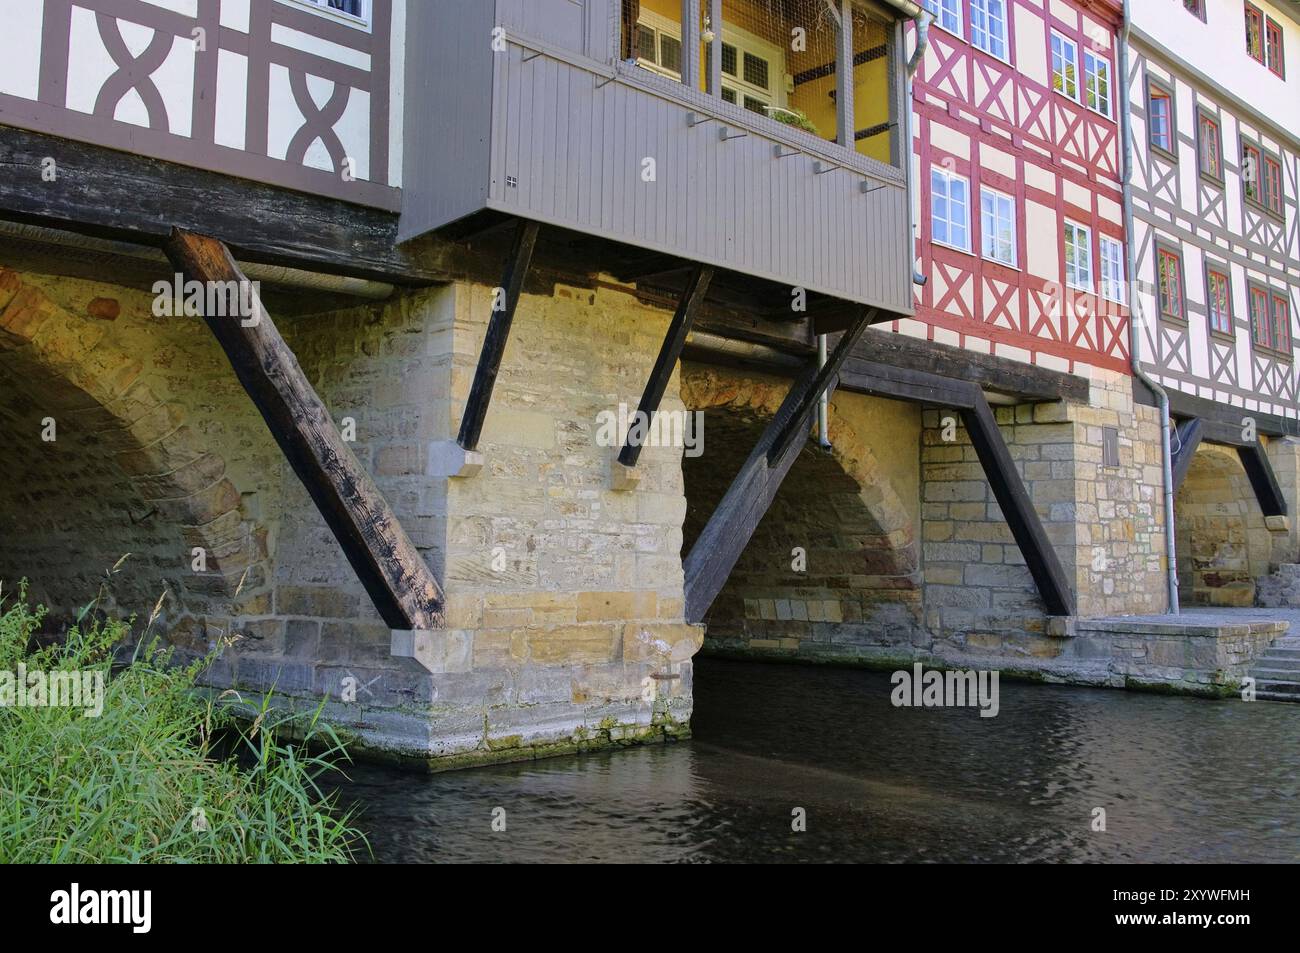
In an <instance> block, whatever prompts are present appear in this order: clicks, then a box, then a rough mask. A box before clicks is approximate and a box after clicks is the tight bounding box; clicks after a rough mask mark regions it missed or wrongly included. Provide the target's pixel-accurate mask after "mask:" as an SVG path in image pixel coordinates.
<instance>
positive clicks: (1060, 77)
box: [1052, 33, 1079, 100]
mask: <svg viewBox="0 0 1300 953" xmlns="http://www.w3.org/2000/svg"><path fill="white" fill-rule="evenodd" d="M1078 71H1079V48H1078V46H1076V45H1075V43H1074V41H1073V40H1067V39H1066V38H1065V37H1063V36H1061V34H1059V33H1053V34H1052V88H1053V89H1055V90H1056V91H1057V92H1058V93H1064V94H1065V95H1067V96H1069V97H1070V98H1071V99H1074V100H1078V98H1079V72H1078Z"/></svg>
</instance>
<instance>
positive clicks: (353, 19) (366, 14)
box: [280, 0, 374, 30]
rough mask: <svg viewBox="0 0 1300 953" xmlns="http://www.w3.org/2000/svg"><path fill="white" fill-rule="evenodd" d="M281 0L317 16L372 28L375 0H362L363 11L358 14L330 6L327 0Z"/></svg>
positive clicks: (361, 27) (349, 24) (353, 25)
mask: <svg viewBox="0 0 1300 953" xmlns="http://www.w3.org/2000/svg"><path fill="white" fill-rule="evenodd" d="M280 2H281V3H287V4H289V6H292V7H306V8H307V9H308V10H310V11H311V12H312V13H314V14H316V15H317V16H320V17H325V18H326V19H329V20H335V21H337V22H339V23H346V24H347V25H348V26H352V27H357V28H360V29H365V30H369V29H370V22H371V15H372V14H373V13H374V0H361V3H360V6H361V13H360V14H359V15H356V16H354V15H353V14H351V13H347V12H345V11H343V10H336V9H334V8H333V7H331V6H328V5H327V4H326V3H325V0H280Z"/></svg>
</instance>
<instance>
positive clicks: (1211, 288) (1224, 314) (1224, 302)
mask: <svg viewBox="0 0 1300 953" xmlns="http://www.w3.org/2000/svg"><path fill="white" fill-rule="evenodd" d="M1215 279H1218V280H1217V281H1216V280H1215ZM1205 286H1206V295H1205V297H1206V309H1207V310H1208V311H1209V313H1210V330H1211V331H1218V332H1219V333H1220V334H1231V333H1232V285H1231V284H1229V282H1228V276H1227V275H1225V274H1224V273H1223V272H1221V271H1219V270H1217V269H1215V268H1210V269H1208V270H1207V272H1206V281H1205Z"/></svg>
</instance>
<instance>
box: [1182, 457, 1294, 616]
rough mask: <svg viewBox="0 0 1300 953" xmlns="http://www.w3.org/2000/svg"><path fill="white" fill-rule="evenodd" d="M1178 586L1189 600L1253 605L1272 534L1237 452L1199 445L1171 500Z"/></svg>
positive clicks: (1190, 602)
mask: <svg viewBox="0 0 1300 953" xmlns="http://www.w3.org/2000/svg"><path fill="white" fill-rule="evenodd" d="M1174 514H1175V537H1174V538H1175V544H1176V549H1177V560H1178V585H1179V589H1180V591H1181V594H1182V601H1183V602H1184V603H1186V604H1188V605H1252V604H1253V602H1254V594H1255V580H1256V579H1257V578H1259V577H1260V576H1264V575H1267V574H1268V570H1269V559H1270V556H1271V552H1272V539H1271V536H1270V533H1269V531H1268V528H1267V526H1266V525H1265V523H1264V514H1263V512H1262V511H1261V510H1260V508H1259V503H1258V502H1257V501H1256V499H1255V493H1254V490H1253V489H1252V488H1251V485H1250V480H1249V479H1248V478H1247V476H1246V471H1245V468H1244V467H1243V466H1242V464H1241V460H1240V458H1239V457H1238V456H1237V453H1236V451H1235V450H1234V449H1233V448H1231V447H1222V446H1218V445H1215V444H1204V443H1203V444H1201V445H1200V446H1199V447H1197V449H1196V453H1195V454H1194V455H1193V457H1192V462H1191V466H1190V467H1189V469H1188V471H1187V477H1186V478H1185V479H1184V481H1183V485H1182V486H1181V487H1180V488H1179V490H1178V495H1177V497H1176V498H1175V500H1174Z"/></svg>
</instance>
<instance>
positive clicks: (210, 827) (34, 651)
mask: <svg viewBox="0 0 1300 953" xmlns="http://www.w3.org/2000/svg"><path fill="white" fill-rule="evenodd" d="M88 608H89V607H88ZM43 614H44V609H43V608H40V607H31V606H29V605H28V604H27V602H26V599H25V592H24V591H22V590H21V589H20V591H19V592H18V593H17V594H10V595H9V596H8V597H7V598H6V597H5V594H4V593H3V591H0V670H6V671H10V672H14V671H16V670H17V667H18V664H19V663H20V662H21V663H24V664H25V665H26V667H27V670H28V671H32V670H37V669H40V670H46V671H55V670H65V671H71V670H78V671H86V670H97V671H100V672H102V673H103V679H104V708H103V713H102V715H100V716H99V717H85V716H84V713H83V710H82V709H79V708H53V707H6V706H0V861H3V862H5V863H43V862H56V863H112V862H127V863H131V862H145V863H250V862H318V863H328V862H343V861H347V860H350V859H351V858H352V855H353V853H354V851H356V850H358V849H364V844H365V842H364V839H363V838H362V837H361V835H360V834H359V833H358V832H357V831H356V830H354V829H353V828H352V827H351V826H350V821H351V817H350V816H349V815H343V814H340V813H339V811H338V810H337V809H336V806H335V803H334V800H333V797H332V796H326V795H325V794H324V793H323V791H322V790H321V788H320V786H319V785H318V781H319V779H320V778H321V776H322V775H323V774H325V773H327V772H330V771H333V770H337V767H336V765H337V763H338V761H339V760H340V759H342V758H345V757H346V754H345V752H344V751H343V747H342V744H341V743H340V741H339V739H338V737H337V735H335V734H334V732H333V731H332V730H331V729H330V728H329V727H328V726H326V725H323V724H321V723H320V722H319V720H318V719H319V715H320V709H319V708H318V709H317V711H316V713H315V715H314V716H312V717H311V718H310V719H308V721H307V723H306V724H305V725H304V724H303V723H301V721H298V722H295V723H294V724H293V725H292V728H293V735H294V737H295V738H296V739H297V740H289V738H290V731H289V730H288V729H289V728H290V727H291V726H290V724H289V719H290V717H291V716H289V715H287V714H285V713H282V712H279V711H277V710H275V709H272V708H271V707H270V704H269V699H262V700H261V701H260V707H259V708H257V709H255V710H254V711H253V713H252V714H253V715H254V716H255V717H253V718H252V720H251V722H250V721H247V720H237V719H236V718H235V717H234V711H233V710H232V708H231V706H230V705H229V704H227V702H228V701H230V699H228V698H225V697H223V698H217V699H213V698H212V697H211V695H210V694H205V693H202V692H198V691H196V690H195V689H196V683H197V679H198V676H199V674H200V673H201V671H202V668H203V664H204V663H203V662H198V663H194V664H192V665H189V666H179V665H174V664H172V660H171V658H170V654H169V652H167V651H163V650H161V649H160V648H159V646H158V642H157V640H156V639H155V640H153V641H152V642H150V641H148V637H149V636H148V630H149V627H148V626H146V631H145V634H144V636H143V637H142V639H141V640H140V641H139V642H138V647H137V648H136V649H135V652H134V657H133V658H132V659H131V664H129V665H128V666H126V667H125V668H121V666H120V665H119V666H118V667H119V669H120V670H119V671H117V672H115V673H114V672H111V671H110V670H111V668H112V667H113V649H114V647H115V646H119V647H120V646H121V645H123V644H124V643H125V641H126V638H127V636H128V634H129V632H130V627H131V624H133V623H127V622H120V621H111V620H110V621H102V620H101V621H96V620H95V614H94V613H89V612H86V611H84V610H83V613H82V619H81V621H80V622H79V623H78V624H77V627H76V628H74V629H73V630H72V631H71V632H70V634H69V636H68V638H67V640H66V642H65V643H63V644H60V645H52V646H47V647H44V648H33V647H32V636H33V633H35V632H36V631H37V630H38V627H39V626H40V623H41V619H42V617H43ZM119 651H120V649H119ZM227 695H233V693H227Z"/></svg>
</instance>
